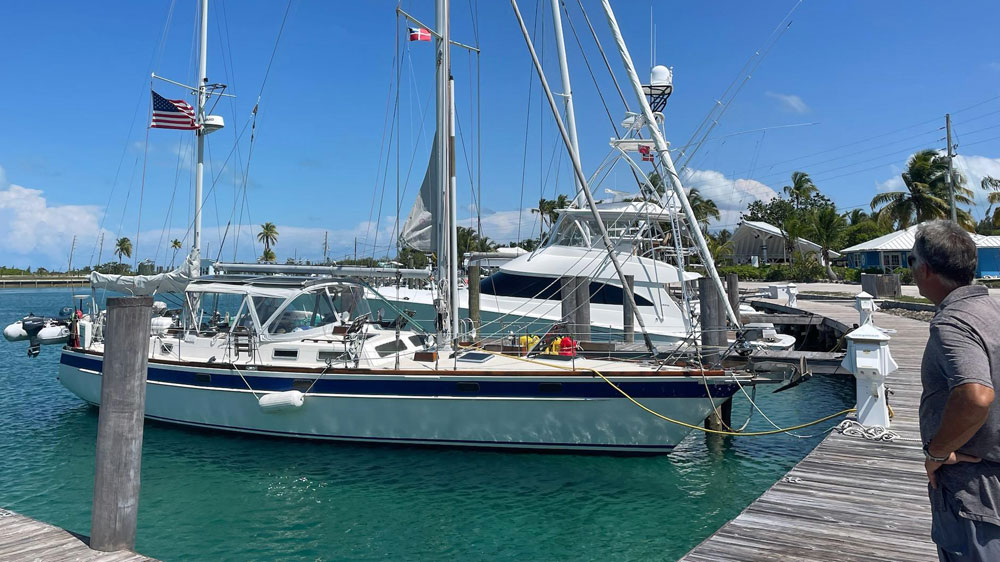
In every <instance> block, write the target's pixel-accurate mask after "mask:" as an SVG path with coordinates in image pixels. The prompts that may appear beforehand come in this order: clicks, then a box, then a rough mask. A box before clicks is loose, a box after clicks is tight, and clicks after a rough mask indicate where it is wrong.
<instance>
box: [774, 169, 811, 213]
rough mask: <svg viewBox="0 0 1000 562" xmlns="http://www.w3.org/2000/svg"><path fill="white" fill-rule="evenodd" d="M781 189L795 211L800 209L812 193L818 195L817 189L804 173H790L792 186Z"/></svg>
mask: <svg viewBox="0 0 1000 562" xmlns="http://www.w3.org/2000/svg"><path fill="white" fill-rule="evenodd" d="M782 189H783V190H784V191H785V195H788V198H789V199H791V201H792V204H793V205H795V208H796V209H801V208H802V204H803V203H805V202H806V201H808V200H809V199H810V198H811V197H812V196H813V194H814V193H819V188H818V187H816V184H814V183H813V181H812V178H810V177H809V174H807V173H805V172H792V185H786V186H785V187H783V188H782Z"/></svg>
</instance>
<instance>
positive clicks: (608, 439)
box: [59, 350, 738, 454]
mask: <svg viewBox="0 0 1000 562" xmlns="http://www.w3.org/2000/svg"><path fill="white" fill-rule="evenodd" d="M101 367H102V358H101V357H100V356H94V355H92V354H85V353H80V352H76V351H72V350H64V351H63V358H62V361H61V364H60V368H59V380H60V382H61V383H62V384H63V385H64V386H65V387H66V388H67V389H68V390H70V391H71V392H72V393H74V394H76V395H77V396H79V397H80V398H82V399H83V400H85V401H87V402H89V403H91V404H94V405H99V404H100V399H101V397H100V393H101V375H100V369H101ZM149 372H150V376H149V380H148V382H147V387H146V417H147V418H149V419H153V420H159V421H163V422H170V423H176V424H183V425H188V426H195V427H200V428H207V429H217V430H226V431H237V432H244V433H255V434H262V435H271V436H281V437H297V438H308V439H324V440H332V441H351V442H364V443H394V444H403V445H439V446H460V447H488V448H513V449H535V450H551V451H592V452H594V451H597V452H606V453H607V452H610V453H661V454H662V453H668V452H670V451H671V450H672V449H673V448H674V446H676V445H677V444H678V443H679V442H680V441H681V440H682V439H683V438H684V436H685V435H686V434H687V433H688V431H689V429H688V428H685V427H683V426H681V425H678V424H675V423H670V422H667V421H664V420H661V419H659V418H656V417H655V416H653V415H651V414H649V413H647V412H645V411H643V410H642V409H640V408H638V407H637V406H635V405H634V404H632V403H631V402H630V401H628V400H627V399H625V398H624V397H621V396H620V395H618V396H613V395H612V394H611V393H610V392H608V390H609V387H608V385H607V383H605V382H604V381H602V380H601V379H599V378H595V377H593V376H579V375H577V376H567V377H552V376H547V377H535V378H531V377H509V376H506V377H503V376H495V375H494V376H485V375H483V376H467V377H466V376H462V377H460V380H461V382H462V384H470V383H477V384H481V385H482V388H483V392H482V393H474V394H466V395H462V393H461V392H455V391H448V392H439V393H437V394H435V393H434V391H431V392H430V393H428V388H427V387H426V386H424V387H423V388H422V387H421V386H422V385H426V384H435V385H439V386H438V388H442V387H441V386H440V385H441V384H446V385H450V386H452V387H453V386H454V385H455V384H456V383H454V382H447V383H445V382H444V381H443V380H444V379H446V378H449V377H445V376H440V375H428V376H427V377H423V378H424V379H425V380H422V381H415V380H414V377H412V376H399V375H391V374H387V375H377V376H373V375H367V376H354V377H352V376H351V375H345V374H337V375H336V378H337V381H338V384H346V385H347V386H351V383H352V382H353V383H356V384H355V385H354V386H355V387H356V388H357V389H358V390H359V392H353V393H351V392H311V393H308V394H307V395H306V396H305V399H304V401H303V403H302V406H301V407H290V408H286V409H283V410H281V411H277V412H268V411H265V410H263V409H262V408H261V407H260V405H259V402H258V398H257V397H258V396H262V395H264V394H266V393H267V391H257V392H256V393H254V392H251V391H250V390H248V389H246V388H245V387H244V388H242V389H240V388H232V387H229V388H224V387H211V386H208V384H207V383H206V384H205V385H196V384H184V383H180V382H169V381H168V379H174V380H183V379H185V378H190V379H193V378H196V377H199V376H200V377H201V380H203V381H204V380H206V379H208V378H211V379H212V380H216V379H217V378H218V379H225V378H229V377H232V376H233V373H232V371H230V370H229V369H224V368H223V369H209V368H197V367H189V366H177V365H164V364H155V365H154V364H153V363H151V364H150V369H149ZM245 374H246V375H247V376H248V377H249V376H250V373H245ZM258 375H259V373H258ZM303 376H304V375H302V374H296V373H280V372H274V371H271V372H268V373H267V379H269V380H270V381H271V382H272V383H273V381H275V380H281V379H284V380H285V381H286V382H290V380H289V379H295V378H301V377H303ZM255 377H256V376H255ZM365 378H367V379H368V380H367V381H365V380H362V379H365ZM629 379H631V380H632V382H633V383H635V384H642V385H646V386H647V387H648V386H649V385H654V386H655V385H659V386H658V387H657V388H658V390H657V393H659V394H660V396H659V397H654V396H645V397H641V398H639V400H640V401H641V402H642V403H643V404H645V405H646V406H647V407H649V408H651V409H653V410H656V411H661V412H666V413H669V415H670V417H671V418H673V419H676V420H678V421H681V422H684V423H688V424H692V425H700V424H701V423H702V421H703V420H704V419H705V417H706V416H707V415H708V414H709V413H710V411H711V409H712V402H713V400H714V402H715V403H717V404H718V403H721V401H722V400H724V399H725V398H727V397H729V396H731V395H732V394H733V393H735V392H736V391H737V390H738V387H737V386H736V384H735V383H734V382H733V380H732V378H728V377H721V376H716V377H708V378H707V379H704V380H703V379H702V378H701V377H691V376H676V375H674V376H669V377H667V376H664V377H648V376H645V377H642V380H641V381H637V379H638V377H635V378H633V377H627V378H624V379H622V380H619V381H618V384H622V385H627V384H629V383H628V380H629ZM581 382H582V383H583V384H582V385H581ZM706 382H707V383H708V386H710V387H711V398H709V397H708V395H707V394H706V393H705V391H704V389H705V385H706ZM222 384H226V383H222ZM253 384H254V385H255V386H256V385H258V384H260V385H263V386H267V385H268V384H270V383H267V382H265V381H262V380H260V379H257V378H255V380H254V383H253ZM498 384H499V385H501V386H497V385H498ZM504 384H510V385H521V388H524V387H525V385H530V386H531V388H533V389H536V390H537V389H538V387H539V385H540V384H548V385H552V384H561V385H563V386H564V387H565V388H567V389H569V388H570V387H573V390H572V391H569V390H567V392H565V393H561V394H552V395H545V394H542V393H538V392H537V391H536V392H535V393H534V395H521V396H513V395H507V396H503V395H502V394H504V391H503V390H502V388H503V386H502V385H504ZM380 385H382V386H383V387H382V388H379V386H380ZM488 385H493V387H492V388H493V391H488ZM230 386H233V385H230ZM272 386H273V384H272ZM345 388H346V387H345ZM364 388H368V389H369V390H371V391H373V392H364V390H363V389H364ZM408 388H409V389H412V390H413V392H412V393H411V392H408V390H407V389H408ZM635 388H639V387H638V386H636V387H635ZM498 390H499V392H496V391H498ZM374 392H378V394H375V393H374ZM491 394H492V395H491ZM508 394H510V393H508ZM588 394H589V395H591V396H587V395H588Z"/></svg>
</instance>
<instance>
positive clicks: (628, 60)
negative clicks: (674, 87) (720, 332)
mask: <svg viewBox="0 0 1000 562" xmlns="http://www.w3.org/2000/svg"><path fill="white" fill-rule="evenodd" d="M601 5H602V6H603V7H604V14H605V16H607V19H608V25H609V26H610V27H611V34H612V35H613V36H614V38H615V44H616V45H617V46H618V53H619V54H620V55H621V57H622V63H623V64H624V65H625V71H626V72H627V73H628V77H629V83H631V84H632V89H633V90H634V91H635V95H636V98H638V100H639V108H640V109H641V110H642V116H643V118H644V119H645V120H646V127H647V128H648V129H649V136H650V138H652V139H653V144H654V145H655V147H656V152H657V153H658V154H659V155H660V160H661V161H662V162H663V165H664V167H665V168H666V170H667V175H669V176H670V186H671V188H673V190H674V195H675V196H676V197H677V200H678V201H680V204H681V209H682V210H683V211H684V216H685V218H687V222H688V225H689V226H690V231H691V236H692V237H693V238H694V241H695V244H696V245H697V246H698V251H699V253H700V254H701V258H702V261H703V262H704V263H705V271H707V272H708V275H709V277H711V278H712V281H713V283H714V284H715V288H716V289H717V290H718V291H719V293H720V294H721V295H723V296H725V295H726V289H725V287H723V286H722V279H720V278H719V272H718V271H716V269H715V262H714V261H713V260H712V254H711V252H709V250H708V244H707V243H706V242H705V236H704V235H703V234H702V232H701V229H700V228H699V227H698V220H697V218H695V216H694V211H693V210H692V209H691V203H690V202H689V201H688V198H687V193H685V192H684V186H683V185H681V178H680V176H678V175H677V170H676V169H675V168H674V161H673V158H671V157H670V151H669V150H668V145H667V141H665V140H664V139H663V135H662V134H661V133H660V129H659V127H658V126H657V124H656V118H655V117H654V116H653V110H652V109H651V108H650V107H649V101H648V100H647V99H646V95H645V93H644V92H643V91H642V83H641V82H639V75H638V74H636V72H635V65H633V64H632V56H631V55H630V54H629V52H628V47H626V46H625V39H624V38H623V37H622V32H621V29H620V28H619V27H618V20H617V19H616V18H615V13H614V11H613V10H612V9H611V4H610V3H609V2H608V0H601ZM721 300H722V304H723V306H725V307H726V313H727V314H728V315H729V320H730V321H731V322H732V323H733V325H734V326H737V327H739V326H740V318H739V316H737V315H736V312H735V311H733V307H732V306H730V305H729V299H727V298H723V299H721Z"/></svg>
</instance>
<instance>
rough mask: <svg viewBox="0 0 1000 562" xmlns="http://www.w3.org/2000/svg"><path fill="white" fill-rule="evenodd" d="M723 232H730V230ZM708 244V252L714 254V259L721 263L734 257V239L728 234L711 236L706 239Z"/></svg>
mask: <svg viewBox="0 0 1000 562" xmlns="http://www.w3.org/2000/svg"><path fill="white" fill-rule="evenodd" d="M722 232H726V233H728V232H729V231H728V230H723V231H722ZM705 242H706V243H707V244H708V253H709V254H710V255H711V256H712V261H714V262H715V263H716V264H721V263H722V262H723V260H726V259H729V258H732V257H733V241H732V239H731V238H730V237H728V236H709V237H708V238H706V239H705Z"/></svg>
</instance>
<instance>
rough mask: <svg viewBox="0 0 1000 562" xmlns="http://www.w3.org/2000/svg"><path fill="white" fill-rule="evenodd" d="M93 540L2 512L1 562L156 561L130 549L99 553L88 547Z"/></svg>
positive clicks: (24, 517)
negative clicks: (39, 561)
mask: <svg viewBox="0 0 1000 562" xmlns="http://www.w3.org/2000/svg"><path fill="white" fill-rule="evenodd" d="M89 542H90V538H89V537H86V536H84V535H78V534H76V533H71V532H69V531H67V530H65V529H60V528H59V527H56V526H53V525H49V524H48V523H42V522H41V521H36V520H35V519H32V518H30V517H26V516H24V515H21V514H19V513H14V512H13V511H8V510H6V509H0V560H6V561H10V562H14V561H16V560H32V561H34V560H44V561H45V562H63V561H66V562H69V561H72V562H156V560H155V559H154V558H149V557H147V556H143V555H141V554H136V553H135V552H132V551H130V550H119V551H117V552H100V551H97V550H91V549H90V547H89V546H88V544H89Z"/></svg>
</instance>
